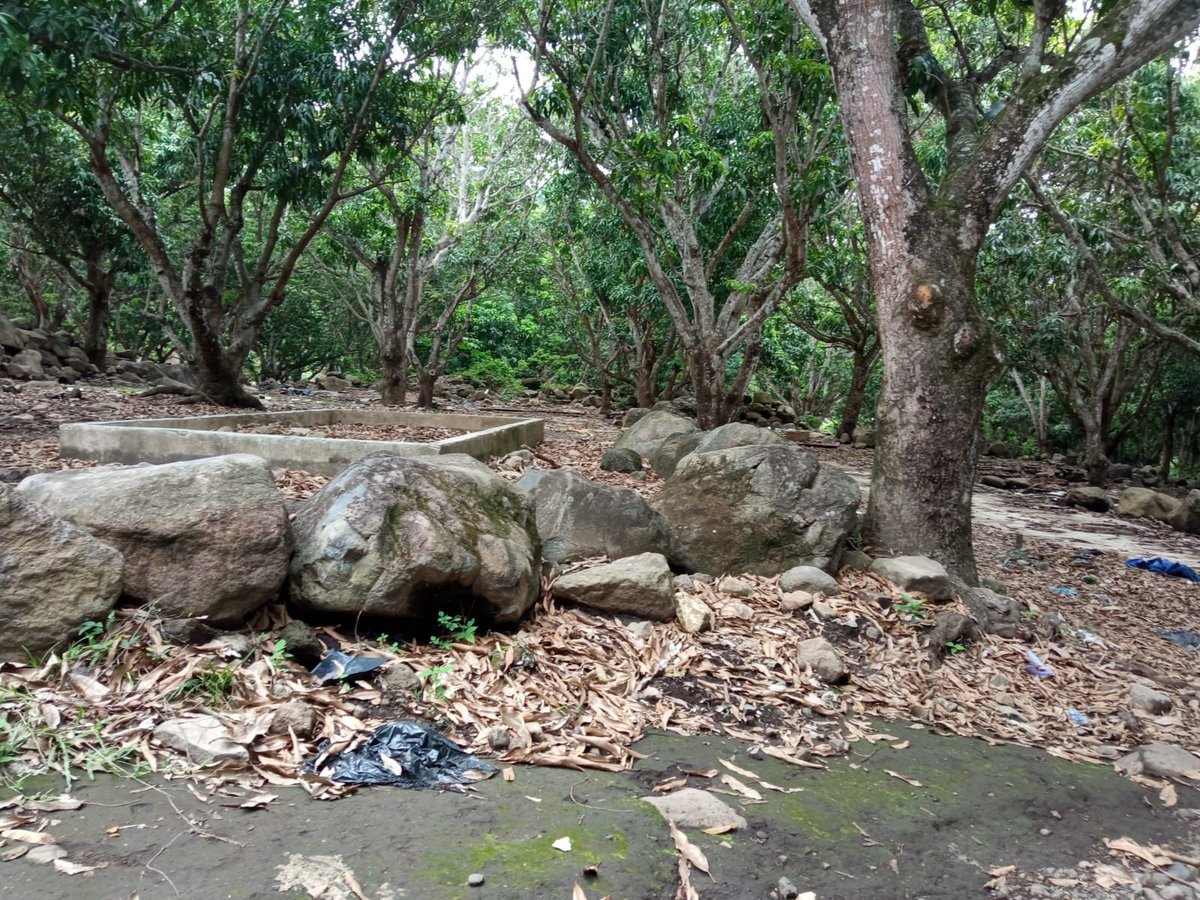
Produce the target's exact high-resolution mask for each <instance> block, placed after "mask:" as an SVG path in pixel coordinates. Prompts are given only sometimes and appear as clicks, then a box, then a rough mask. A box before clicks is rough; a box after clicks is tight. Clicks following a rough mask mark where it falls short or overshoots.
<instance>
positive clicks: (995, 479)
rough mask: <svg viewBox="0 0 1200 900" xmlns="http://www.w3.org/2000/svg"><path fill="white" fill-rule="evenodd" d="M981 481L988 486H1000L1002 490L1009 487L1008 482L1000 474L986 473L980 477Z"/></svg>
mask: <svg viewBox="0 0 1200 900" xmlns="http://www.w3.org/2000/svg"><path fill="white" fill-rule="evenodd" d="M979 483H980V484H982V485H986V486H987V487H992V488H999V489H1000V490H1004V488H1006V487H1008V482H1007V481H1006V480H1005V479H1003V478H1001V477H1000V476H999V475H984V476H983V477H982V478H980V479H979Z"/></svg>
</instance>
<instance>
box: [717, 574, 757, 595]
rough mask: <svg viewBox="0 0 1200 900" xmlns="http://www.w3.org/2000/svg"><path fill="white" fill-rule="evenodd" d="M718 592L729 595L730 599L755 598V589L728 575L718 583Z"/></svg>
mask: <svg viewBox="0 0 1200 900" xmlns="http://www.w3.org/2000/svg"><path fill="white" fill-rule="evenodd" d="M717 590H718V591H720V592H721V593H722V594H728V595H729V596H730V597H752V596H754V588H753V587H752V586H751V585H750V584H749V583H747V582H745V581H743V580H742V579H741V578H734V577H733V576H732V575H728V576H726V577H725V578H722V579H721V580H720V581H719V582H718V583H717Z"/></svg>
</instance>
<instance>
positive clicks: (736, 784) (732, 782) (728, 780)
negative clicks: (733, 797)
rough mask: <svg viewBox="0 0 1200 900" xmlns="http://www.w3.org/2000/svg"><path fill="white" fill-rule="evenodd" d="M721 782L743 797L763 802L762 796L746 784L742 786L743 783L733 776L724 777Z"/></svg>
mask: <svg viewBox="0 0 1200 900" xmlns="http://www.w3.org/2000/svg"><path fill="white" fill-rule="evenodd" d="M721 782H722V783H723V784H727V785H729V787H731V788H733V789H734V790H735V791H737V792H738V793H739V794H741V795H742V796H743V797H746V798H748V799H750V800H762V798H763V796H762V794H760V793H759V792H758V791H756V790H755V789H754V788H752V787H749V786H747V785H745V784H742V782H740V781H738V780H737V779H736V778H734V777H733V776H732V775H722V776H721Z"/></svg>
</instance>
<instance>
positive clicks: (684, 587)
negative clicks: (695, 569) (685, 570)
mask: <svg viewBox="0 0 1200 900" xmlns="http://www.w3.org/2000/svg"><path fill="white" fill-rule="evenodd" d="M695 584H696V579H695V578H693V577H692V576H691V575H676V576H675V590H677V591H690V590H691V589H692V588H693V587H694V586H695Z"/></svg>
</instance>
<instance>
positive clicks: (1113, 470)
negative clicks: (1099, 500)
mask: <svg viewBox="0 0 1200 900" xmlns="http://www.w3.org/2000/svg"><path fill="white" fill-rule="evenodd" d="M1105 474H1106V475H1107V476H1108V477H1109V478H1110V479H1112V480H1113V481H1120V480H1121V479H1122V478H1128V477H1129V476H1130V475H1132V474H1133V466H1131V465H1129V463H1109V464H1108V470H1107V471H1106V472H1105Z"/></svg>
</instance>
